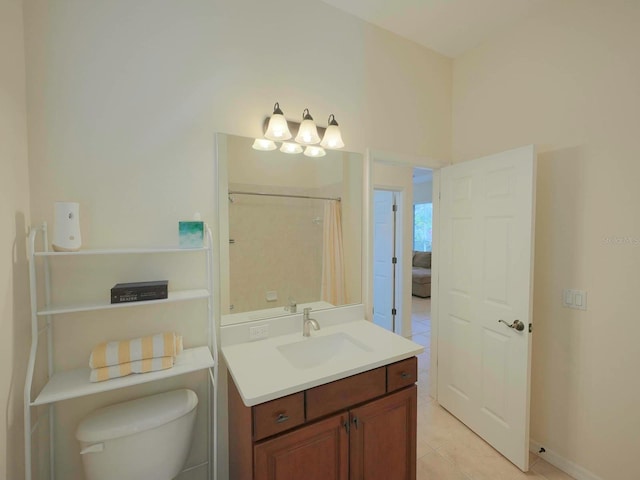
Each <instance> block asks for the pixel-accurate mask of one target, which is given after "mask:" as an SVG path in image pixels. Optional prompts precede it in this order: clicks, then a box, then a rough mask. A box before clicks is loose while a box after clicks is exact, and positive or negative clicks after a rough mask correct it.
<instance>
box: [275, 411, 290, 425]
mask: <svg viewBox="0 0 640 480" xmlns="http://www.w3.org/2000/svg"><path fill="white" fill-rule="evenodd" d="M287 420H289V416H288V415H285V414H284V413H280V414H279V415H278V418H276V423H283V422H286V421H287Z"/></svg>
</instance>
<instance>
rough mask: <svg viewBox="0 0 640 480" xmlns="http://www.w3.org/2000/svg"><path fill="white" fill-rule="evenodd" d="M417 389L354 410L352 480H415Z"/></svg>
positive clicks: (351, 440) (406, 390)
mask: <svg viewBox="0 0 640 480" xmlns="http://www.w3.org/2000/svg"><path fill="white" fill-rule="evenodd" d="M416 399H417V390H416V386H415V385H414V386H412V387H409V388H406V389H404V390H400V391H398V392H396V393H393V394H391V395H388V396H386V397H383V398H381V399H379V400H375V401H373V402H370V403H367V404H365V405H363V406H361V407H358V408H355V409H353V410H351V418H350V420H351V434H350V438H349V445H350V475H349V479H350V480H389V479H393V480H415V478H416V406H417V400H416Z"/></svg>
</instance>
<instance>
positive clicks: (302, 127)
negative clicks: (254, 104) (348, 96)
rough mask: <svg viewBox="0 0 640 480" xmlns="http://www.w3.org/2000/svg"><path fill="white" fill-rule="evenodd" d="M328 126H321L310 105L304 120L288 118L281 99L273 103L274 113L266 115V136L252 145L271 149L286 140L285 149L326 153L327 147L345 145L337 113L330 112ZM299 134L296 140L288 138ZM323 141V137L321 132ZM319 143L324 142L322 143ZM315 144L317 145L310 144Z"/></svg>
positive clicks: (264, 126) (313, 154)
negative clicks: (300, 121) (314, 119)
mask: <svg viewBox="0 0 640 480" xmlns="http://www.w3.org/2000/svg"><path fill="white" fill-rule="evenodd" d="M328 124H329V125H328V126H327V128H323V127H317V126H316V124H315V122H314V121H313V117H312V116H311V114H310V113H309V109H308V108H305V109H304V111H303V112H302V123H297V122H288V121H287V119H286V118H285V117H284V113H282V110H281V109H280V104H279V103H278V102H276V103H275V105H274V106H273V114H272V115H271V117H267V118H265V121H264V125H263V128H264V129H265V134H264V137H265V138H256V139H255V141H254V142H253V145H252V147H253V148H254V149H255V150H261V151H271V150H275V149H276V148H278V146H277V145H276V143H274V141H278V142H282V145H281V146H280V151H281V152H283V153H290V154H297V153H302V152H303V148H304V147H307V148H306V149H304V154H305V155H306V156H308V157H324V156H325V155H326V153H327V152H325V150H324V149H325V148H326V149H338V148H342V147H344V142H343V141H342V134H341V133H340V128H339V127H338V122H337V121H336V117H335V115H334V114H333V113H332V114H331V115H329V120H328ZM292 131H293V133H294V134H295V136H296V137H295V141H292V142H286V141H285V140H288V139H290V138H291V137H292V136H293V135H292V134H291V132H292ZM321 135H322V136H323V137H322V141H320V136H321ZM318 143H319V144H320V145H318ZM309 147H313V148H309Z"/></svg>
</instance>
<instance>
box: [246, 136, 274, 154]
mask: <svg viewBox="0 0 640 480" xmlns="http://www.w3.org/2000/svg"><path fill="white" fill-rule="evenodd" d="M251 148H253V149H254V150H260V151H263V152H268V151H270V150H275V149H276V148H278V147H277V146H276V144H275V143H274V142H273V141H272V140H269V139H267V138H256V139H255V140H254V141H253V145H251Z"/></svg>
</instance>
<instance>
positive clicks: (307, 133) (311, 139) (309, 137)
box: [296, 108, 320, 145]
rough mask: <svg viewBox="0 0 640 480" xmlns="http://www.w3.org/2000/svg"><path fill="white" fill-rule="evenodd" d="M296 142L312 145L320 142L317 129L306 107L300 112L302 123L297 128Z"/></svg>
mask: <svg viewBox="0 0 640 480" xmlns="http://www.w3.org/2000/svg"><path fill="white" fill-rule="evenodd" d="M296 142H298V143H301V144H302V145H314V144H316V143H318V142H320V136H319V135H318V129H317V127H316V124H315V122H314V121H313V117H312V116H311V115H310V114H309V109H308V108H305V109H304V112H302V123H301V124H300V128H299V129H298V135H296Z"/></svg>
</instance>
